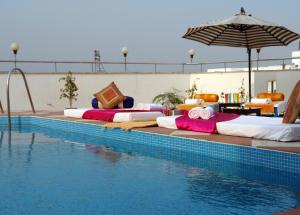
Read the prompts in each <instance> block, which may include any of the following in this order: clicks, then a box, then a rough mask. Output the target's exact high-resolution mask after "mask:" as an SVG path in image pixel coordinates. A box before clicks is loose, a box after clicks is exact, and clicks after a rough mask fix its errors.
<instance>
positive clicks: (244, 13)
mask: <svg viewBox="0 0 300 215" xmlns="http://www.w3.org/2000/svg"><path fill="white" fill-rule="evenodd" d="M241 15H246V11H245V9H244V8H243V7H241Z"/></svg>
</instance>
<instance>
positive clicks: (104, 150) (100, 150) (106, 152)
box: [85, 144, 122, 163]
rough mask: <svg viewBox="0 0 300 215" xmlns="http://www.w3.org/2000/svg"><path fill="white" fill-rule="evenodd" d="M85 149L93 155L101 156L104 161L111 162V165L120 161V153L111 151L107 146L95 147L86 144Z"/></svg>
mask: <svg viewBox="0 0 300 215" xmlns="http://www.w3.org/2000/svg"><path fill="white" fill-rule="evenodd" d="M85 148H86V149H87V150H92V151H94V153H96V154H98V155H103V156H104V158H105V159H107V160H109V161H111V162H112V163H116V162H118V161H119V160H120V158H121V156H122V153H121V152H115V151H113V148H111V147H108V146H104V145H103V146H97V145H92V144H86V145H85Z"/></svg>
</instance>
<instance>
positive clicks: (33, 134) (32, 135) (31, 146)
mask: <svg viewBox="0 0 300 215" xmlns="http://www.w3.org/2000/svg"><path fill="white" fill-rule="evenodd" d="M34 140H35V133H32V134H31V143H30V144H29V150H28V153H27V163H30V161H31V153H32V151H33V144H34Z"/></svg>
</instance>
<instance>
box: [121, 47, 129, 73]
mask: <svg viewBox="0 0 300 215" xmlns="http://www.w3.org/2000/svg"><path fill="white" fill-rule="evenodd" d="M121 52H122V54H123V56H124V65H125V72H126V70H127V68H126V63H127V61H126V58H127V54H128V48H127V47H123V48H122V49H121Z"/></svg>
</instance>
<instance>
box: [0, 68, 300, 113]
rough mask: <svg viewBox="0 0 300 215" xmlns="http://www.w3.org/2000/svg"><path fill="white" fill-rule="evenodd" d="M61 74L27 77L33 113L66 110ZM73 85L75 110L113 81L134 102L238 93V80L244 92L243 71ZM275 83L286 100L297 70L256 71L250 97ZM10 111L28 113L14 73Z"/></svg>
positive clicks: (81, 79)
mask: <svg viewBox="0 0 300 215" xmlns="http://www.w3.org/2000/svg"><path fill="white" fill-rule="evenodd" d="M62 76H63V74H54V73H39V74H38V73H35V74H30V73H29V74H27V79H28V83H29V88H30V91H31V94H32V98H33V102H34V105H35V108H36V109H37V110H52V111H54V110H55V111H56V110H63V109H64V108H65V107H67V104H68V103H67V100H66V99H62V100H61V99H59V94H60V91H59V90H60V88H61V87H62V85H63V83H59V81H58V79H59V78H60V77H62ZM74 76H75V77H76V83H77V86H78V88H79V97H78V100H77V101H76V102H75V103H74V106H76V107H90V106H91V105H90V102H91V99H92V98H93V93H95V92H97V91H98V90H100V89H102V88H103V87H105V86H106V85H107V84H109V83H110V82H111V81H115V82H116V83H117V85H118V86H119V88H120V90H121V91H122V92H123V93H124V94H125V95H130V96H133V97H134V98H135V102H136V103H137V102H151V101H152V99H153V98H154V97H155V96H156V95H158V94H159V93H163V92H165V91H168V90H170V89H172V88H176V89H178V90H180V91H182V95H184V91H185V90H186V89H188V88H189V87H190V86H192V85H193V84H194V83H195V84H196V85H197V87H198V89H199V93H217V94H220V93H221V92H224V93H230V92H238V88H239V87H240V86H241V81H242V79H243V78H244V80H245V89H246V92H248V73H247V72H226V73H224V72H223V73H221V72H214V73H211V72H209V73H207V72H205V73H199V74H189V73H186V74H183V73H175V74H174V73H172V74H153V73H152V74H149V73H148V74H140V73H134V74H124V73H122V74H121V73H118V74H117V73H113V74H110V73H103V74H95V73H75V74H74ZM6 79H7V74H6V73H0V87H1V88H0V100H1V102H2V105H3V107H4V109H5V110H6ZM269 80H276V82H277V91H280V92H283V93H284V94H285V95H286V98H288V96H289V95H290V92H291V90H292V88H293V87H294V85H295V83H296V82H297V81H298V80H300V71H299V70H285V71H258V72H253V73H252V95H253V96H255V94H256V93H257V92H261V91H266V90H267V81H269ZM10 92H11V109H12V111H23V110H30V105H29V101H28V98H27V95H26V91H25V86H24V83H23V80H22V77H21V76H20V75H18V74H16V75H13V76H12V79H11V88H10Z"/></svg>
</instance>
